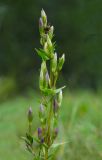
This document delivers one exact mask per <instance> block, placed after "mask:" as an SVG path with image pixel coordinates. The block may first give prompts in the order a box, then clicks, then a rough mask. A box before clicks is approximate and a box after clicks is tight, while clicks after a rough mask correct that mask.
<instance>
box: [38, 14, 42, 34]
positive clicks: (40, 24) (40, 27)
mask: <svg viewBox="0 0 102 160" xmlns="http://www.w3.org/2000/svg"><path fill="white" fill-rule="evenodd" d="M39 31H40V34H42V33H43V21H42V18H41V17H40V19H39Z"/></svg>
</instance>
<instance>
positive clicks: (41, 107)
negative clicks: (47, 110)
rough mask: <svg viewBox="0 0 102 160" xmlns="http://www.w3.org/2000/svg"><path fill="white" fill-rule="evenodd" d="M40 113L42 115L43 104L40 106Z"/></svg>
mask: <svg viewBox="0 0 102 160" xmlns="http://www.w3.org/2000/svg"><path fill="white" fill-rule="evenodd" d="M40 112H41V113H43V112H44V106H43V104H42V103H41V104H40Z"/></svg>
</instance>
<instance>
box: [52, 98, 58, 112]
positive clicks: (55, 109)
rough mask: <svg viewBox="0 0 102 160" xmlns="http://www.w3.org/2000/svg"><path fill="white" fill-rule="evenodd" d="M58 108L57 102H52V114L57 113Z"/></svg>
mask: <svg viewBox="0 0 102 160" xmlns="http://www.w3.org/2000/svg"><path fill="white" fill-rule="evenodd" d="M58 108H59V106H58V103H57V100H56V99H54V102H53V112H54V114H56V113H57V111H58Z"/></svg>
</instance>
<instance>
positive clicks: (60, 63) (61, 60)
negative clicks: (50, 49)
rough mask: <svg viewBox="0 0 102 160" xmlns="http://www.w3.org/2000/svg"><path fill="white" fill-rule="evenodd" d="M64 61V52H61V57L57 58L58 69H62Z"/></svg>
mask: <svg viewBox="0 0 102 160" xmlns="http://www.w3.org/2000/svg"><path fill="white" fill-rule="evenodd" d="M64 62H65V54H63V55H62V57H61V58H59V63H58V69H59V71H60V70H61V69H62V67H63V64H64Z"/></svg>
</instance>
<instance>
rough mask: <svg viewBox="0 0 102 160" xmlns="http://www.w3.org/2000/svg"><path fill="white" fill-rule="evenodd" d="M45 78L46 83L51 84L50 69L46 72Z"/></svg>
mask: <svg viewBox="0 0 102 160" xmlns="http://www.w3.org/2000/svg"><path fill="white" fill-rule="evenodd" d="M45 79H46V84H47V85H48V84H49V81H50V78H49V74H48V71H47V72H46V74H45Z"/></svg>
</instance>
